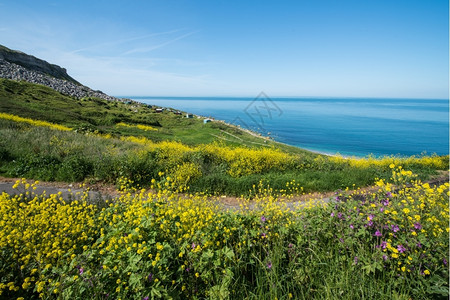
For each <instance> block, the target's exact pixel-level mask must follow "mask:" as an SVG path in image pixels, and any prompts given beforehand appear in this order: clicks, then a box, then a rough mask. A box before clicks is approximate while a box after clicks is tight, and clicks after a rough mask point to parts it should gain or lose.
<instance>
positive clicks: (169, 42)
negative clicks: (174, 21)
mask: <svg viewBox="0 0 450 300" xmlns="http://www.w3.org/2000/svg"><path fill="white" fill-rule="evenodd" d="M197 32H198V31H193V32H189V33H186V34H183V35H182V36H179V37H176V38H174V39H171V40H169V41H167V42H164V43H162V44H159V45H155V46H152V47H146V48H136V49H133V50H129V51H127V52H125V53H124V54H123V55H129V54H133V53H146V52H150V51H153V50H156V49H159V48H162V47H165V46H167V45H169V44H172V43H174V42H176V41H179V40H181V39H184V38H186V37H188V36H190V35H193V34H195V33H197Z"/></svg>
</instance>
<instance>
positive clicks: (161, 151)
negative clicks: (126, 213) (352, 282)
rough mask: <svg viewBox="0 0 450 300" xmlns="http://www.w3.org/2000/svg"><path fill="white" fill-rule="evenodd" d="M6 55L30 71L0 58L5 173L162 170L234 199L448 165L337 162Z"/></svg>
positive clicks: (437, 161) (95, 178) (110, 176)
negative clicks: (264, 189)
mask: <svg viewBox="0 0 450 300" xmlns="http://www.w3.org/2000/svg"><path fill="white" fill-rule="evenodd" d="M3 52H4V53H10V54H9V55H10V56H11V55H15V57H16V62H17V63H21V64H22V65H25V66H27V67H28V68H30V69H26V68H25V67H23V66H22V65H18V64H16V63H11V62H9V61H7V60H6V59H5V55H3V58H2V59H0V75H1V76H0V77H6V78H0V158H1V160H0V175H3V176H7V177H8V176H9V177H26V178H33V179H40V180H48V181H54V180H58V181H69V182H73V181H88V182H105V183H111V184H115V185H117V187H118V188H123V187H137V186H141V187H149V186H150V182H151V180H152V179H155V180H156V182H161V183H162V182H164V181H165V180H166V179H165V176H169V177H171V178H172V179H173V178H175V181H174V183H173V187H174V188H182V189H184V188H190V189H191V191H196V192H202V193H207V194H222V195H224V194H226V195H232V196H239V195H244V194H245V195H249V194H252V193H254V192H255V189H256V187H257V186H259V185H260V184H264V185H270V187H271V190H272V192H273V193H279V194H286V193H288V194H289V193H290V194H292V193H305V192H316V191H333V190H336V189H345V188H346V187H349V186H352V185H353V186H354V187H355V188H357V187H365V186H368V185H371V184H373V183H374V179H375V178H376V177H378V178H384V179H388V178H389V176H390V174H391V169H390V165H392V164H395V165H402V166H403V167H405V168H408V169H411V170H413V171H415V172H416V173H418V174H419V178H421V179H427V178H429V177H430V176H433V174H436V173H437V172H436V170H445V169H447V168H448V156H447V157H419V158H415V157H411V158H397V157H386V158H383V159H373V158H369V159H344V158H341V157H328V156H324V155H319V154H315V153H311V152H308V151H305V150H302V149H299V148H296V147H291V146H288V145H284V144H280V143H277V142H274V141H272V140H270V139H268V138H264V137H260V136H258V135H256V134H252V133H251V132H246V131H243V130H240V129H239V128H237V127H235V126H232V125H229V124H226V123H223V122H219V121H212V122H209V123H204V118H202V117H200V116H198V117H195V118H186V117H185V113H184V112H178V111H176V110H174V109H171V108H163V109H162V111H160V110H156V108H157V107H153V106H149V105H145V104H142V103H139V102H136V101H131V100H124V99H117V98H114V97H110V96H108V95H105V94H103V93H101V92H98V91H97V92H95V91H93V90H91V89H89V88H87V87H84V86H81V85H79V84H77V83H74V81H73V80H71V81H69V80H65V79H58V78H56V77H53V76H52V75H51V74H54V73H51V71H52V70H59V71H61V72H63V73H65V70H64V69H62V68H60V67H57V66H53V65H50V64H48V63H46V62H43V61H42V60H39V59H37V58H34V57H32V56H27V55H26V54H20V53H19V54H18V52H14V51H13V52H10V50H4V49H3ZM11 53H12V54H11ZM25 58H26V59H25ZM20 59H21V60H22V61H20V62H18V60H20ZM10 61H12V59H10ZM36 66H42V68H41V69H40V70H41V71H39V70H38V68H37V67H36ZM44 66H46V67H48V68H50V69H51V70H50V71H49V69H48V68H47V69H45V68H44ZM52 66H53V67H52ZM42 70H43V71H45V72H50V73H45V72H43V71H42ZM65 74H66V73H65ZM11 78H14V79H15V80H12V79H11ZM36 78H37V80H35V79H36ZM37 83H39V84H37ZM48 83H49V84H48ZM67 91H69V92H67ZM83 95H84V96H83ZM97 96H98V97H97ZM162 174H163V175H162Z"/></svg>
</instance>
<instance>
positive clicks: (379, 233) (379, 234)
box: [373, 230, 382, 237]
mask: <svg viewBox="0 0 450 300" xmlns="http://www.w3.org/2000/svg"><path fill="white" fill-rule="evenodd" d="M373 235H374V236H378V237H379V236H382V234H381V232H380V231H379V230H377V231H375V233H374V234H373Z"/></svg>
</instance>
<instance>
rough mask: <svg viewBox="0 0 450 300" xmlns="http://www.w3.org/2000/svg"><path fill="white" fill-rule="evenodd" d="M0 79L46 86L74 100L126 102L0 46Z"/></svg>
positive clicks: (55, 68) (45, 64)
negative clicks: (86, 98)
mask: <svg viewBox="0 0 450 300" xmlns="http://www.w3.org/2000/svg"><path fill="white" fill-rule="evenodd" d="M0 78H7V79H12V80H17V81H21V80H22V81H27V82H30V83H35V84H41V85H45V86H48V87H50V88H52V89H54V90H56V91H58V92H60V93H61V94H64V95H68V96H71V97H74V98H78V99H80V98H84V97H97V98H101V99H105V100H110V101H126V100H128V99H126V100H125V99H118V98H115V97H112V96H109V95H106V94H105V93H103V92H101V91H94V90H92V89H90V88H88V87H87V86H84V85H82V84H81V83H79V82H77V81H76V80H75V79H73V78H72V77H70V76H69V75H68V74H67V70H66V69H64V68H61V67H60V66H57V65H53V64H50V63H48V62H46V61H45V60H42V59H39V58H36V57H34V56H31V55H28V54H25V53H23V52H20V51H15V50H11V49H8V48H6V47H4V46H2V45H0Z"/></svg>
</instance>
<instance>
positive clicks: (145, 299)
mask: <svg viewBox="0 0 450 300" xmlns="http://www.w3.org/2000/svg"><path fill="white" fill-rule="evenodd" d="M148 299H150V298H149V297H148V296H145V297H144V298H142V300H148Z"/></svg>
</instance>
